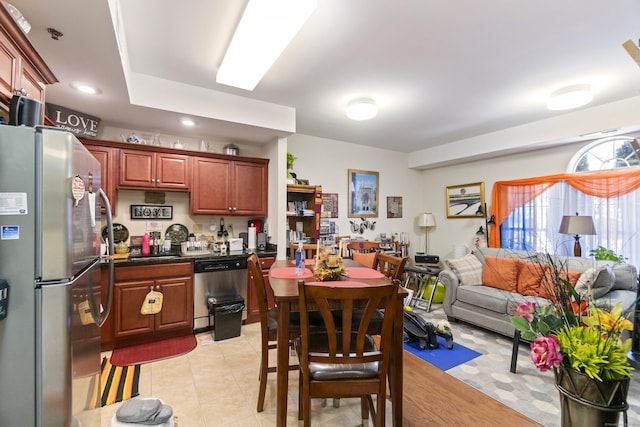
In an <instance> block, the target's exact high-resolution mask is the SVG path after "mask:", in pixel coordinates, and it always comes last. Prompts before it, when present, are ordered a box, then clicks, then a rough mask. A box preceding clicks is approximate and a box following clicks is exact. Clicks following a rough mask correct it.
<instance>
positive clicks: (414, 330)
mask: <svg viewBox="0 0 640 427" xmlns="http://www.w3.org/2000/svg"><path fill="white" fill-rule="evenodd" d="M403 324H404V325H403V326H404V332H405V334H407V337H408V338H409V340H408V341H409V342H415V341H418V343H419V345H420V349H421V350H424V349H425V348H429V350H433V349H435V348H438V347H440V344H439V343H438V339H437V336H438V335H440V336H442V337H443V338H444V339H445V341H446V343H447V348H448V349H449V350H451V349H452V348H453V335H452V334H451V332H447V333H445V332H438V330H437V329H436V327H435V326H434V325H433V323H431V322H427V321H426V320H424V319H423V318H422V317H420V316H418V315H417V314H415V313H413V312H410V311H405V312H404V322H403Z"/></svg>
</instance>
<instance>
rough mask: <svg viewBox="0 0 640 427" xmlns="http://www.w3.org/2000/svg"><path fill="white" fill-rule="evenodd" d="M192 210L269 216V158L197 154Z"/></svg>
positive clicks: (194, 162)
mask: <svg viewBox="0 0 640 427" xmlns="http://www.w3.org/2000/svg"><path fill="white" fill-rule="evenodd" d="M192 161H193V183H192V187H191V213H192V214H206V215H255V216H266V215H267V194H268V191H267V187H268V176H267V172H268V162H269V161H268V160H266V159H251V160H249V159H246V158H245V159H243V160H240V159H239V160H227V159H217V158H209V157H193V158H192Z"/></svg>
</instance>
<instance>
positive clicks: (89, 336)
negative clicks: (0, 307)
mask: <svg viewBox="0 0 640 427" xmlns="http://www.w3.org/2000/svg"><path fill="white" fill-rule="evenodd" d="M100 184H101V177H100V164H99V163H98V161H97V160H96V159H95V158H94V157H93V156H92V155H91V153H89V152H88V151H87V150H86V149H85V148H84V146H83V145H82V144H81V143H80V142H79V141H78V140H77V139H76V138H75V137H74V136H73V135H72V134H70V133H68V132H65V131H61V130H58V129H55V128H49V127H35V128H33V127H24V126H0V280H4V281H6V284H8V292H6V294H5V300H4V303H6V306H7V309H6V317H5V318H4V319H2V320H0V425H2V426H38V427H39V426H56V427H60V426H71V425H74V426H83V427H86V426H94V425H95V426H99V425H100V411H99V410H88V409H87V408H89V407H90V404H91V402H90V400H91V396H94V395H96V394H97V395H99V393H95V390H96V387H98V386H99V372H100V325H102V323H103V322H104V320H105V319H106V316H107V315H108V312H109V309H110V305H111V294H112V289H113V264H108V269H109V273H110V274H109V281H110V283H109V285H108V286H107V288H108V292H107V294H108V295H106V296H105V298H104V300H103V301H102V302H103V304H101V289H100V275H101V265H102V262H104V260H102V259H101V258H100V236H101V233H100V229H101V220H100V200H103V201H104V202H105V203H106V204H107V206H108V203H109V202H108V200H107V198H106V196H104V195H103V194H104V193H103V192H102V191H101V189H100ZM106 211H107V219H108V223H109V224H108V228H109V229H111V230H112V226H111V216H110V207H108V208H107V209H106ZM109 240H110V242H111V243H110V246H111V249H110V252H109V253H113V243H112V242H113V239H109ZM107 262H108V261H107ZM97 406H98V407H99V405H97Z"/></svg>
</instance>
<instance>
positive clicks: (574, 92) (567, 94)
mask: <svg viewBox="0 0 640 427" xmlns="http://www.w3.org/2000/svg"><path fill="white" fill-rule="evenodd" d="M592 100H593V92H592V91H591V86H589V85H575V86H568V87H565V88H562V89H560V90H557V91H555V92H554V93H553V94H551V96H550V97H549V100H548V101H547V108H548V109H549V110H570V109H572V108H578V107H582V106H583V105H586V104H588V103H590V102H591V101H592Z"/></svg>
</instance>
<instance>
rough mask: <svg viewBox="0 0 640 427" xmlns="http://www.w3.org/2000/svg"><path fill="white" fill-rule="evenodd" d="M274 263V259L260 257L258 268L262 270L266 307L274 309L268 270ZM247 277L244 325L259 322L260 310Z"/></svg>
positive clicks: (253, 288) (253, 286) (251, 282)
mask: <svg viewBox="0 0 640 427" xmlns="http://www.w3.org/2000/svg"><path fill="white" fill-rule="evenodd" d="M275 261H276V258H275V257H261V258H260V268H262V277H264V284H265V287H266V288H267V305H268V306H269V308H272V307H275V301H274V299H273V290H271V285H270V284H269V269H270V268H271V265H273V263H274V262H275ZM248 276H249V284H248V286H247V320H246V323H255V322H259V321H260V309H259V308H258V299H257V298H256V291H255V285H254V283H253V279H252V278H251V274H249V275H248Z"/></svg>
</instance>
